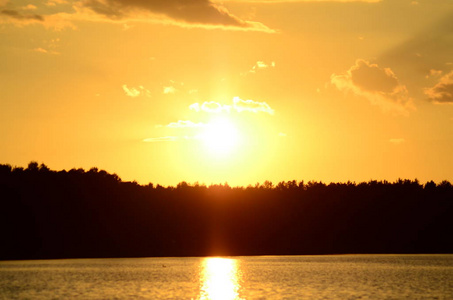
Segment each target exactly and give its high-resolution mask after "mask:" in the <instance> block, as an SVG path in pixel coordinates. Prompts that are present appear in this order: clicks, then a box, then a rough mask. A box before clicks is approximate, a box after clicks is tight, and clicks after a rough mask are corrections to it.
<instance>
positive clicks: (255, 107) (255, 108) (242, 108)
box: [189, 97, 275, 115]
mask: <svg viewBox="0 0 453 300" xmlns="http://www.w3.org/2000/svg"><path fill="white" fill-rule="evenodd" d="M232 102H233V103H232V105H229V104H221V103H218V102H215V101H209V102H203V103H202V104H199V103H193V104H191V105H190V106H189V109H190V110H193V111H196V112H200V111H203V112H207V113H222V112H226V113H229V112H231V111H236V112H239V113H240V112H252V113H259V112H264V113H268V114H271V115H273V114H274V113H275V111H274V110H273V109H272V108H271V107H270V106H269V104H267V103H266V102H259V101H254V100H242V99H241V98H239V97H234V98H233V101H232Z"/></svg>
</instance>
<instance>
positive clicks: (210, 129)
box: [200, 118, 240, 155]
mask: <svg viewBox="0 0 453 300" xmlns="http://www.w3.org/2000/svg"><path fill="white" fill-rule="evenodd" d="M200 139H201V140H202V141H203V143H204V145H205V146H206V148H207V149H208V151H209V152H210V153H212V154H215V155H226V154H228V153H230V152H231V151H232V150H234V149H235V148H237V147H238V145H239V141H240V134H239V131H238V129H237V128H236V126H234V124H233V123H232V122H231V120H230V119H227V118H216V119H213V120H211V122H209V123H208V124H207V126H206V128H205V129H204V131H203V132H202V134H201V135H200Z"/></svg>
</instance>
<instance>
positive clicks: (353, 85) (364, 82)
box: [331, 59, 415, 115]
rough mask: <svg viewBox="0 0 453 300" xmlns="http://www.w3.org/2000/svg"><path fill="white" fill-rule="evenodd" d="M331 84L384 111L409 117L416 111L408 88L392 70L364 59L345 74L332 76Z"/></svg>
mask: <svg viewBox="0 0 453 300" xmlns="http://www.w3.org/2000/svg"><path fill="white" fill-rule="evenodd" d="M331 83H332V84H333V85H334V86H336V87H337V89H338V90H340V91H344V92H352V93H354V94H356V95H358V96H362V97H365V98H367V99H368V100H369V101H370V102H371V103H372V104H374V105H377V106H379V107H381V109H383V110H384V111H389V112H392V113H395V114H402V115H407V114H408V113H409V111H411V110H413V109H415V107H414V105H413V100H412V98H410V97H409V93H408V91H407V89H406V86H404V85H402V84H401V83H400V82H399V81H398V78H397V77H396V75H395V73H393V71H392V70H391V69H390V68H381V67H379V66H378V65H377V64H372V63H370V62H368V61H366V60H363V59H358V60H357V61H356V63H355V65H354V66H352V67H351V68H350V69H349V70H348V71H347V72H346V73H345V74H342V75H336V74H332V76H331Z"/></svg>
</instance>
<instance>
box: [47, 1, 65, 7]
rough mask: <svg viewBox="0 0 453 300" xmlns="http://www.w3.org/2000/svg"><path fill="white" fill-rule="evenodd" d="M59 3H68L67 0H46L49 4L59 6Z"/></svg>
mask: <svg viewBox="0 0 453 300" xmlns="http://www.w3.org/2000/svg"><path fill="white" fill-rule="evenodd" d="M58 4H68V1H66V0H49V1H47V2H46V5H47V6H57V5H58Z"/></svg>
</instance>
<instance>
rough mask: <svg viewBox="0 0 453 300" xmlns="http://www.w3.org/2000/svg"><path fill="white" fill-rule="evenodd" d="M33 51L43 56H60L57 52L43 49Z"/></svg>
mask: <svg viewBox="0 0 453 300" xmlns="http://www.w3.org/2000/svg"><path fill="white" fill-rule="evenodd" d="M33 51H35V52H39V53H44V54H53V55H58V54H60V53H59V52H56V51H52V50H46V49H44V48H35V49H33Z"/></svg>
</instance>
